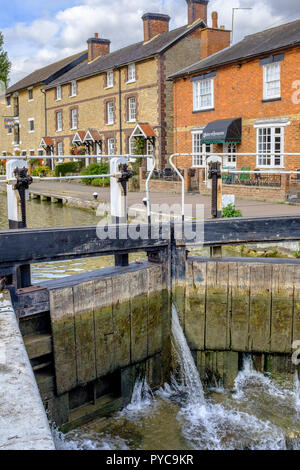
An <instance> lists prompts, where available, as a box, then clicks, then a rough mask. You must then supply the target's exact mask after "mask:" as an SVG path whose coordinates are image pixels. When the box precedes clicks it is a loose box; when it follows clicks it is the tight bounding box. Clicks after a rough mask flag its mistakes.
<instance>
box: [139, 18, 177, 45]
mask: <svg viewBox="0 0 300 470" xmlns="http://www.w3.org/2000/svg"><path fill="white" fill-rule="evenodd" d="M170 19H171V18H170V17H169V15H163V14H161V13H145V14H144V15H143V16H142V20H143V23H144V41H145V42H146V41H150V39H152V38H154V37H155V36H157V35H158V34H163V33H167V32H168V31H169V22H170Z"/></svg>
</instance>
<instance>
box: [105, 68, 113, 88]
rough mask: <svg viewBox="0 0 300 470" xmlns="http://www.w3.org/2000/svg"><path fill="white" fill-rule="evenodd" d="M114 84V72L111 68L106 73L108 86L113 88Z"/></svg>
mask: <svg viewBox="0 0 300 470" xmlns="http://www.w3.org/2000/svg"><path fill="white" fill-rule="evenodd" d="M113 86H114V72H113V71H112V70H111V71H109V72H107V74H106V87H107V88H112V87H113Z"/></svg>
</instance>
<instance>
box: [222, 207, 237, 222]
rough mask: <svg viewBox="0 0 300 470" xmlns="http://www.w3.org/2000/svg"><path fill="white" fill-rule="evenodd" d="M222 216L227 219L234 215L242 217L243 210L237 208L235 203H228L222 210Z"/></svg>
mask: <svg viewBox="0 0 300 470" xmlns="http://www.w3.org/2000/svg"><path fill="white" fill-rule="evenodd" d="M222 217H223V218H224V219H225V218H226V219H231V218H234V217H242V213H241V211H239V210H237V209H236V208H235V205H234V204H228V205H227V206H226V207H224V209H223V212H222Z"/></svg>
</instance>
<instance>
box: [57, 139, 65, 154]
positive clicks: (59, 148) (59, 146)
mask: <svg viewBox="0 0 300 470" xmlns="http://www.w3.org/2000/svg"><path fill="white" fill-rule="evenodd" d="M63 154H64V146H63V142H58V143H57V155H58V156H62V155H63Z"/></svg>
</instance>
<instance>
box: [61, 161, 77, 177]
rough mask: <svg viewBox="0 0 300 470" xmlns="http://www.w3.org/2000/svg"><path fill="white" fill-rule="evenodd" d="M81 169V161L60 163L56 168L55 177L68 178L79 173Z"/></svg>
mask: <svg viewBox="0 0 300 470" xmlns="http://www.w3.org/2000/svg"><path fill="white" fill-rule="evenodd" d="M81 168H82V162H81V161H79V162H65V163H58V164H57V165H56V167H55V176H67V175H68V174H70V173H79V172H80V170H81Z"/></svg>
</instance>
